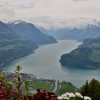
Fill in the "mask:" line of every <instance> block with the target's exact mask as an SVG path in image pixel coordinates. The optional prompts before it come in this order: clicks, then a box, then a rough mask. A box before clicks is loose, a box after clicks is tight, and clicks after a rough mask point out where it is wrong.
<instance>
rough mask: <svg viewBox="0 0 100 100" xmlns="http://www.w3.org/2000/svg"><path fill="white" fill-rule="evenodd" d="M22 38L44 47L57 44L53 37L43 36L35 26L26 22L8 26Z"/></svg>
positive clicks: (12, 23)
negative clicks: (44, 45)
mask: <svg viewBox="0 0 100 100" xmlns="http://www.w3.org/2000/svg"><path fill="white" fill-rule="evenodd" d="M8 25H9V27H11V28H12V30H13V31H15V32H16V33H17V34H18V35H19V36H20V37H21V38H23V39H28V40H30V41H32V42H33V43H35V44H36V45H43V44H49V43H55V42H57V41H56V40H55V39H54V38H53V37H52V36H49V35H45V34H43V33H42V32H41V31H40V30H39V29H37V28H36V27H35V26H34V25H33V24H31V23H27V22H25V21H19V20H17V21H14V22H11V23H9V24H8Z"/></svg>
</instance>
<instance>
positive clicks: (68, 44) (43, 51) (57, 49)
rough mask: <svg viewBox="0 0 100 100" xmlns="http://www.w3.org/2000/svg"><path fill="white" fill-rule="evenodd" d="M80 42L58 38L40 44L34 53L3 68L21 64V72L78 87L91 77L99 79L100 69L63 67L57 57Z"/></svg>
mask: <svg viewBox="0 0 100 100" xmlns="http://www.w3.org/2000/svg"><path fill="white" fill-rule="evenodd" d="M80 44H81V42H77V41H76V40H59V41H58V43H54V44H47V45H42V46H40V47H39V48H38V49H37V50H35V53H33V54H30V55H28V56H26V57H23V58H21V59H18V60H15V61H13V62H12V63H10V64H9V65H7V67H6V68H5V70H6V71H8V72H13V71H14V69H15V66H17V65H21V66H22V67H23V69H22V72H24V73H30V74H35V75H36V76H37V77H38V78H46V79H56V80H61V81H63V80H66V81H69V82H72V83H73V84H74V85H76V86H77V87H80V86H81V85H82V84H84V83H85V82H86V80H90V79H92V78H96V79H98V80H99V79H100V76H99V73H100V69H91V70H90V69H79V68H69V67H66V68H64V67H63V66H62V65H61V64H60V63H59V59H60V57H61V55H62V54H64V53H69V52H70V51H72V50H73V49H76V48H77V47H78V46H79V45H80Z"/></svg>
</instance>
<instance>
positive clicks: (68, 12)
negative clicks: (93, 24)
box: [0, 0, 100, 27]
mask: <svg viewBox="0 0 100 100" xmlns="http://www.w3.org/2000/svg"><path fill="white" fill-rule="evenodd" d="M0 19H1V20H15V19H21V20H26V21H30V22H33V23H35V24H37V25H40V26H43V27H52V26H57V27H60V26H62V27H63V26H64V25H65V26H66V25H73V24H80V23H87V22H89V21H91V20H93V19H96V20H100V0H0Z"/></svg>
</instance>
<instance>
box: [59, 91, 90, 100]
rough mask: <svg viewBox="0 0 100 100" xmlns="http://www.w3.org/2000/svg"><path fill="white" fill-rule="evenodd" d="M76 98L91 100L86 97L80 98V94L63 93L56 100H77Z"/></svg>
mask: <svg viewBox="0 0 100 100" xmlns="http://www.w3.org/2000/svg"><path fill="white" fill-rule="evenodd" d="M78 98H80V99H82V100H91V98H90V97H88V96H82V95H81V94H80V93H78V92H76V93H68V92H67V93H65V94H62V95H61V96H59V97H58V100H79V99H78Z"/></svg>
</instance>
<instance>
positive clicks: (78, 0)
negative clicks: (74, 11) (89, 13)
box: [73, 0, 88, 2]
mask: <svg viewBox="0 0 100 100" xmlns="http://www.w3.org/2000/svg"><path fill="white" fill-rule="evenodd" d="M73 1H77V2H80V1H88V0H73Z"/></svg>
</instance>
